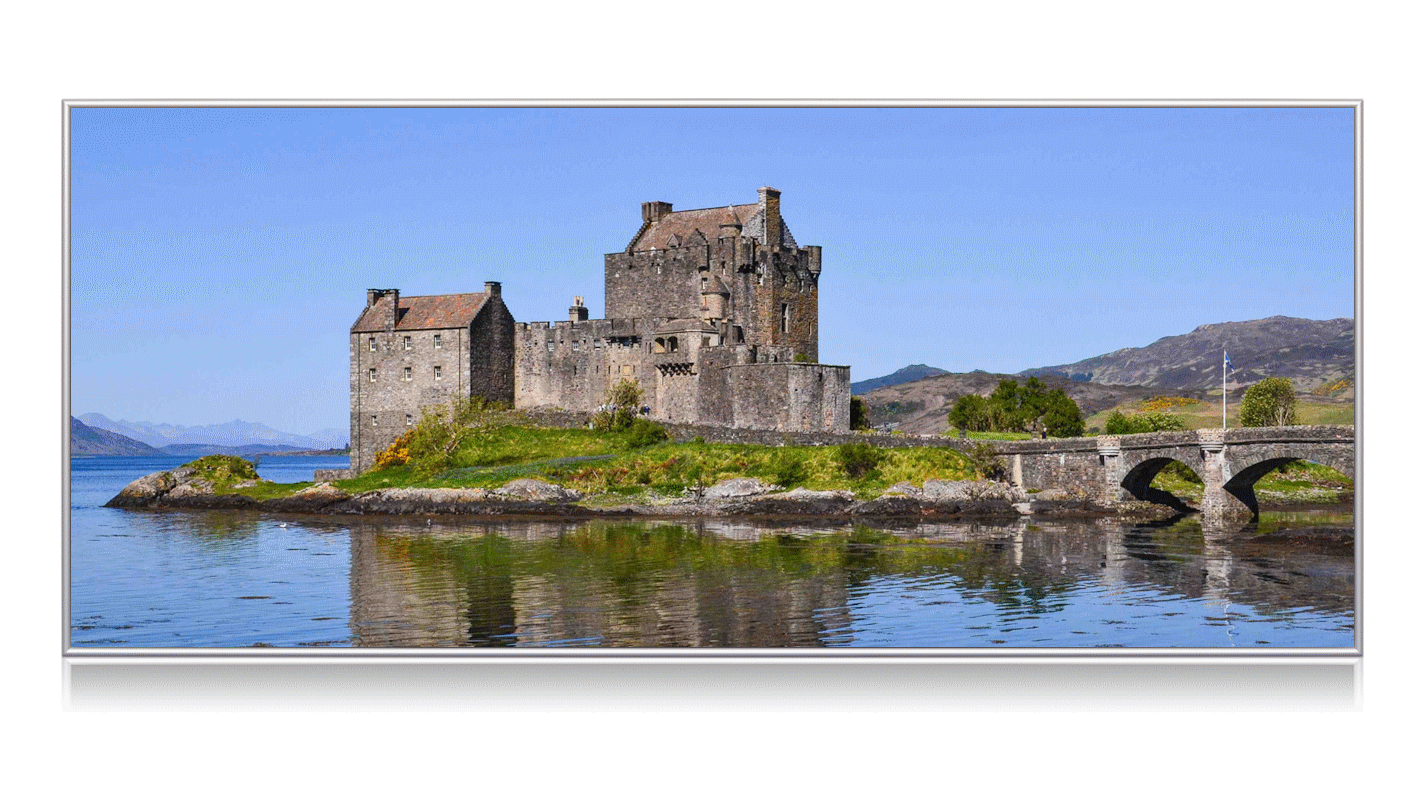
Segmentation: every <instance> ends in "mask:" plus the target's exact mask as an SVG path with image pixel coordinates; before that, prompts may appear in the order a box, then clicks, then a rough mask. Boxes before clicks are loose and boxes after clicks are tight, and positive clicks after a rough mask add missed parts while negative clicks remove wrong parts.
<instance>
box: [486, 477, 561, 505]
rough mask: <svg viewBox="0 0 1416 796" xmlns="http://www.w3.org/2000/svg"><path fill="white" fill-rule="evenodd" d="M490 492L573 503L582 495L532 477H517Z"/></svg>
mask: <svg viewBox="0 0 1416 796" xmlns="http://www.w3.org/2000/svg"><path fill="white" fill-rule="evenodd" d="M492 494H495V495H501V496H503V497H510V498H517V499H520V500H535V501H539V502H542V503H574V502H575V501H577V500H580V499H581V498H582V497H584V496H583V495H581V494H580V493H579V492H577V491H575V490H574V489H566V488H565V487H563V486H558V485H556V484H548V483H546V482H545V481H538V480H536V479H534V478H518V479H516V480H515V481H512V482H511V483H509V484H507V485H506V486H504V487H502V488H501V489H494V490H492Z"/></svg>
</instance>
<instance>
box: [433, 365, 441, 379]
mask: <svg viewBox="0 0 1416 796" xmlns="http://www.w3.org/2000/svg"><path fill="white" fill-rule="evenodd" d="M441 380H442V365H434V366H433V381H441Z"/></svg>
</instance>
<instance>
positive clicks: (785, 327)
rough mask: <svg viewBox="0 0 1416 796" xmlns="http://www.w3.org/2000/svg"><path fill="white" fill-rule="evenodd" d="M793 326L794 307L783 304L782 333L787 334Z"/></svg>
mask: <svg viewBox="0 0 1416 796" xmlns="http://www.w3.org/2000/svg"><path fill="white" fill-rule="evenodd" d="M791 326H792V308H791V307H790V306H788V305H786V304H783V305H782V334H786V333H787V332H788V331H789V330H790V329H791Z"/></svg>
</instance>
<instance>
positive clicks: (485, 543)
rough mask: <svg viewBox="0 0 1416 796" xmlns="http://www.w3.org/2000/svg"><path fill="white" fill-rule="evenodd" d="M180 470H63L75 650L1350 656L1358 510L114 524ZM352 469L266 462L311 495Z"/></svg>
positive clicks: (143, 514) (196, 518)
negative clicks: (1166, 517)
mask: <svg viewBox="0 0 1416 796" xmlns="http://www.w3.org/2000/svg"><path fill="white" fill-rule="evenodd" d="M183 461H184V459H182V458H177V457H95V458H76V459H74V460H73V461H72V463H71V467H70V476H71V478H70V499H71V511H70V539H69V542H70V544H69V551H70V560H69V572H70V595H69V597H70V611H69V615H70V626H69V638H70V644H71V646H72V647H74V648H85V649H104V650H117V649H143V648H156V649H162V648H176V647H180V648H203V647H205V648H227V647H252V646H270V647H289V648H304V647H569V646H603V647H757V648H783V647H893V648H903V647H923V648H969V649H990V650H996V649H1035V648H1082V649H1091V648H1098V647H1128V648H1203V649H1210V648H1243V649H1248V650H1254V651H1257V650H1265V649H1268V650H1272V649H1298V648H1322V649H1344V648H1345V649H1351V648H1353V647H1354V644H1355V638H1356V636H1355V632H1356V628H1355V611H1354V602H1355V600H1354V595H1355V585H1356V577H1355V567H1354V556H1353V547H1354V545H1353V542H1354V532H1353V516H1352V513H1351V511H1350V510H1338V511H1333V510H1326V511H1304V512H1272V513H1266V514H1265V515H1264V517H1263V518H1262V520H1261V521H1260V522H1259V523H1258V524H1257V525H1256V526H1248V527H1239V528H1235V527H1232V526H1231V527H1224V528H1217V527H1202V525H1201V523H1200V521H1199V519H1198V518H1196V517H1193V516H1192V517H1185V518H1180V519H1177V520H1172V521H1164V522H1151V523H1137V522H1127V521H1121V520H1117V519H1111V518H1106V519H1101V520H1065V521H1063V520H1051V519H1039V518H1029V517H1020V518H1017V519H1016V520H1011V521H995V522H968V521H965V522H950V523H925V524H918V525H911V526H901V527H890V526H886V525H882V524H880V523H869V524H861V523H852V522H848V521H845V520H844V519H843V520H841V521H826V522H815V523H800V522H792V523H770V522H748V521H741V520H735V519H703V520H691V521H669V522H623V521H599V520H597V521H590V522H584V521H573V522H564V521H556V522H510V521H500V520H491V521H488V520H477V519H466V518H448V517H442V518H438V517H433V518H425V517H417V518H411V517H337V516H316V515H287V516H277V515H267V514H262V513H257V512H238V511H177V510H125V509H109V508H104V507H103V504H104V503H105V502H106V501H107V500H108V499H109V498H111V497H112V496H113V495H115V494H117V493H118V491H119V490H121V489H122V488H123V486H124V485H126V484H127V483H129V482H130V481H132V480H133V479H135V478H138V477H140V476H142V475H146V474H148V473H152V472H156V471H158V470H164V469H170V468H172V467H175V466H177V465H179V464H181V463H183ZM347 464H348V461H347V459H346V458H345V457H315V456H282V457H265V458H263V459H262V460H261V461H260V463H259V466H258V471H259V473H260V475H261V476H262V477H264V478H268V479H271V480H274V481H282V482H295V481H308V480H310V479H311V478H312V477H313V473H314V470H315V469H316V468H327V467H344V466H347Z"/></svg>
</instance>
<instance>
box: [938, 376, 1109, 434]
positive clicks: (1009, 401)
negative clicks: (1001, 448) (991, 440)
mask: <svg viewBox="0 0 1416 796" xmlns="http://www.w3.org/2000/svg"><path fill="white" fill-rule="evenodd" d="M949 425H951V426H953V427H954V428H957V429H963V430H964V431H1041V430H1042V428H1043V427H1044V426H1045V427H1046V428H1047V433H1048V436H1052V437H1080V436H1081V435H1082V434H1084V433H1085V432H1086V426H1085V425H1084V424H1083V422H1082V410H1081V409H1080V408H1079V407H1078V406H1077V402H1076V401H1073V400H1072V399H1071V398H1069V397H1067V393H1066V391H1065V390H1063V389H1062V388H1060V387H1059V388H1057V389H1055V390H1048V389H1047V384H1045V383H1044V382H1043V381H1042V380H1041V379H1038V378H1036V377H1033V378H1030V379H1028V380H1027V382H1026V383H1024V384H1023V385H1022V386H1019V385H1018V383H1017V382H1016V381H1014V380H1012V379H1003V380H1002V381H1000V382H998V386H997V387H996V388H994V390H993V394H992V395H990V396H988V397H987V398H984V397H983V396H981V395H962V396H960V397H959V400H957V401H955V402H954V407H953V408H952V409H950V410H949Z"/></svg>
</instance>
